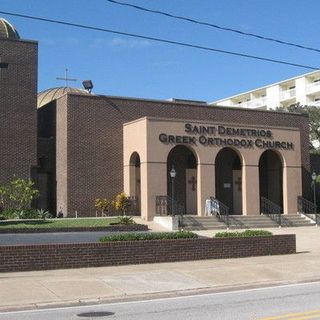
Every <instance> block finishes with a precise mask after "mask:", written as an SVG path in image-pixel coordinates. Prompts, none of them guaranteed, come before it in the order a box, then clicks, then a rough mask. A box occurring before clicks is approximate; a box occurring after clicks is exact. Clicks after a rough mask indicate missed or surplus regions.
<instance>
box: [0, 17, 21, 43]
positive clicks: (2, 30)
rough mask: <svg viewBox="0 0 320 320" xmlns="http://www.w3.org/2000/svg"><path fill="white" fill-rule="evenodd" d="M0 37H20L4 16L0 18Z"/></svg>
mask: <svg viewBox="0 0 320 320" xmlns="http://www.w3.org/2000/svg"><path fill="white" fill-rule="evenodd" d="M0 38H6V39H20V36H19V33H18V31H17V30H16V29H15V27H14V26H13V25H12V24H11V23H10V22H8V21H7V20H6V19H4V18H0Z"/></svg>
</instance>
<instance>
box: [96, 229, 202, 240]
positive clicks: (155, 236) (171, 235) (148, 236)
mask: <svg viewBox="0 0 320 320" xmlns="http://www.w3.org/2000/svg"><path fill="white" fill-rule="evenodd" d="M189 238H192V239H194V238H198V235H197V234H195V233H192V232H189V231H178V232H150V233H147V232H146V233H137V232H131V233H119V234H112V235H108V236H105V237H101V238H100V241H101V242H108V241H140V240H166V239H189Z"/></svg>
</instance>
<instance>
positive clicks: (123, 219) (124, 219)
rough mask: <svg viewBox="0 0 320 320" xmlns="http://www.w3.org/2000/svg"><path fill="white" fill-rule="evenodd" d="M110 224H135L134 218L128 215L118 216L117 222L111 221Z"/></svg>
mask: <svg viewBox="0 0 320 320" xmlns="http://www.w3.org/2000/svg"><path fill="white" fill-rule="evenodd" d="M111 224H115V225H116V224H124V225H129V224H135V222H134V220H133V218H132V217H129V216H122V217H119V218H118V221H117V222H114V223H111Z"/></svg>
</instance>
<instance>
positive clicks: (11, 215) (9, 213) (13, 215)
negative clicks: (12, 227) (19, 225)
mask: <svg viewBox="0 0 320 320" xmlns="http://www.w3.org/2000/svg"><path fill="white" fill-rule="evenodd" d="M1 216H2V217H3V220H8V219H18V218H19V212H18V211H17V210H15V209H4V210H3V211H2V212H1Z"/></svg>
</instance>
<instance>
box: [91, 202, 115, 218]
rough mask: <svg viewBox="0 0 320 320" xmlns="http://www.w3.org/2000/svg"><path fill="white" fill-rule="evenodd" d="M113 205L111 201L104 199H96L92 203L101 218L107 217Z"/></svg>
mask: <svg viewBox="0 0 320 320" xmlns="http://www.w3.org/2000/svg"><path fill="white" fill-rule="evenodd" d="M112 205H113V201H111V200H108V199H106V198H99V199H96V200H95V202H94V207H95V208H96V209H98V210H101V216H104V215H108V213H109V211H110V207H111V206H112Z"/></svg>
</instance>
